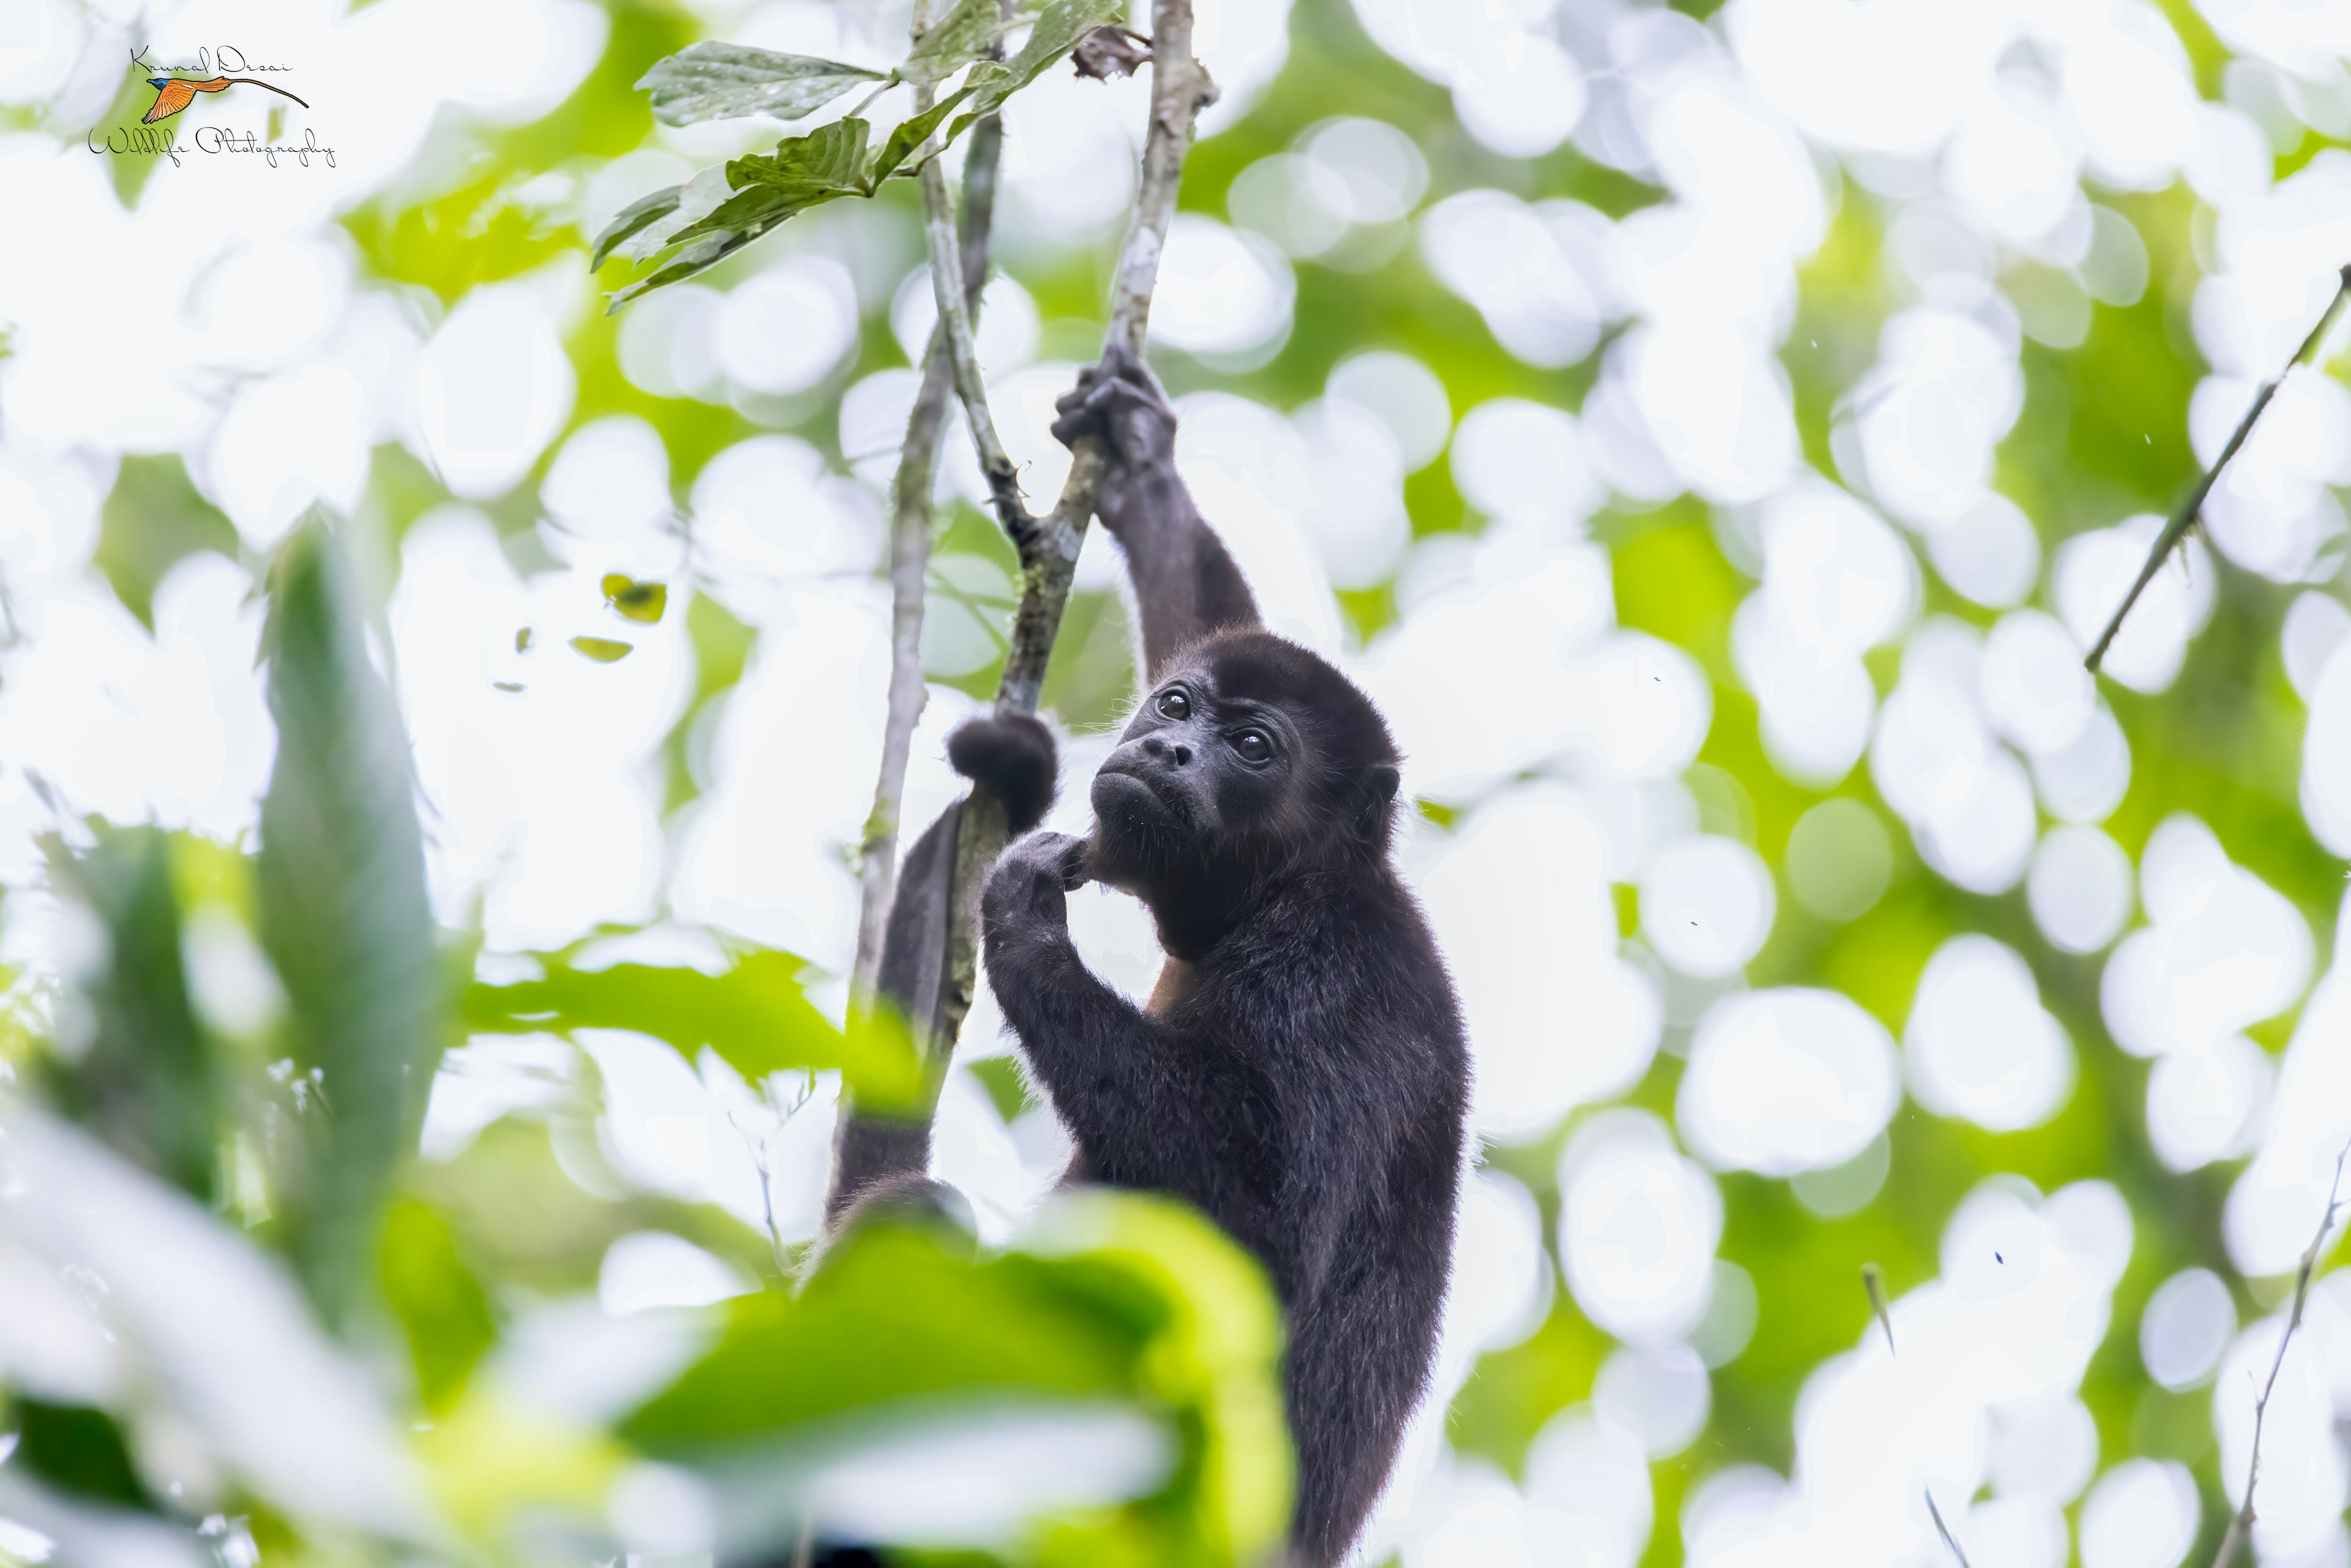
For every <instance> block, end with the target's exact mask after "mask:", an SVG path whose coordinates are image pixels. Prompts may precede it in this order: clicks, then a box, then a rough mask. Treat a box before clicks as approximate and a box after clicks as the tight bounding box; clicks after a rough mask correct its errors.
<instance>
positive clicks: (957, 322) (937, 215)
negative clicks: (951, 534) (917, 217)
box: [921, 158, 1035, 554]
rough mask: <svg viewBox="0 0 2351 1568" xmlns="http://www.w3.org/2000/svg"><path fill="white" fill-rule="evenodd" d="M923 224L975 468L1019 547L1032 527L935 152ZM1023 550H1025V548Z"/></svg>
mask: <svg viewBox="0 0 2351 1568" xmlns="http://www.w3.org/2000/svg"><path fill="white" fill-rule="evenodd" d="M921 183H922V187H923V229H924V234H925V237H926V238H927V239H928V240H929V242H930V251H931V293H932V297H933V298H935V299H936V300H937V301H938V307H939V329H940V330H941V331H943V332H945V333H946V343H947V361H948V364H949V366H950V367H951V369H952V370H953V371H954V375H955V391H956V400H957V401H958V402H961V403H962V404H963V417H964V423H965V424H967V426H969V427H970V430H971V444H972V449H973V451H974V452H975V453H976V454H977V455H978V457H979V471H980V473H981V475H982V476H985V477H986V479H987V494H988V498H989V500H991V501H992V502H994V503H995V507H996V517H997V520H998V522H1000V523H1002V524H1003V525H1004V531H1005V532H1006V533H1008V534H1009V535H1011V536H1012V542H1013V544H1014V545H1015V546H1016V547H1022V546H1024V545H1025V541H1026V540H1027V539H1028V538H1029V534H1030V533H1032V532H1033V531H1034V529H1035V519H1034V518H1032V517H1029V506H1028V503H1027V502H1025V501H1023V500H1022V499H1021V498H1020V477H1019V474H1018V472H1017V471H1015V469H1014V468H1013V466H1012V459H1011V458H1010V457H1009V456H1008V455H1006V454H1005V451H1004V443H1003V442H1002V441H1001V440H1000V439H998V436H997V434H996V420H995V417H994V416H993V415H992V414H990V413H988V411H987V381H986V380H985V379H984V378H983V377H982V376H981V374H980V370H979V350H978V347H977V343H976V342H975V340H974V339H973V337H972V329H971V311H970V310H969V309H968V308H967V307H966V305H965V303H964V297H963V290H961V289H960V288H957V287H956V279H957V278H959V277H962V276H963V260H962V252H961V247H960V246H959V245H958V243H957V241H956V227H955V201H954V198H952V197H951V196H949V195H948V193H947V175H946V170H945V169H942V168H941V167H939V162H938V160H937V159H935V158H934V159H932V160H931V161H930V162H926V163H925V164H924V165H923V173H922V182H921ZM1023 553H1024V554H1025V553H1026V550H1025V549H1023Z"/></svg>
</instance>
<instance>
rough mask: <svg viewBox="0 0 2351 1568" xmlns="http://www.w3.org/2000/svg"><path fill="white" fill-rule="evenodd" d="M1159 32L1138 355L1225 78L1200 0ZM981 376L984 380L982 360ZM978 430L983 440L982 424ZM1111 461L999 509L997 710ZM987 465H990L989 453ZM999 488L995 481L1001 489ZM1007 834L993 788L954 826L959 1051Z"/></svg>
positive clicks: (1115, 299)
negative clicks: (1164, 256) (1007, 592)
mask: <svg viewBox="0 0 2351 1568" xmlns="http://www.w3.org/2000/svg"><path fill="white" fill-rule="evenodd" d="M1151 37H1152V44H1151V124H1150V128H1149V130H1148V131H1146V133H1145V135H1144V144H1143V167H1142V172H1141V175H1140V178H1139V179H1138V181H1137V183H1136V189H1135V196H1134V220H1133V222H1132V223H1131V224H1130V225H1128V228H1127V233H1126V241H1125V244H1124V246H1123V247H1122V248H1121V251H1120V255H1119V266H1118V277H1117V282H1116V285H1115V287H1114V288H1113V293H1112V296H1111V310H1110V321H1109V324H1108V326H1107V327H1106V328H1105V329H1104V330H1103V332H1102V345H1103V347H1104V349H1106V350H1107V349H1109V348H1112V347H1123V348H1127V349H1130V350H1134V351H1135V352H1136V353H1140V352H1142V350H1143V340H1144V328H1145V327H1146V326H1148V325H1149V322H1150V319H1151V297H1152V292H1153V290H1154V289H1155V287H1157V285H1158V281H1159V257H1160V253H1161V252H1162V251H1164V250H1165V248H1166V245H1167V228H1168V225H1169V224H1171V223H1172V222H1174V220H1175V197H1176V193H1177V192H1178V190H1179V188H1180V186H1181V184H1182V182H1183V177H1184V157H1185V154H1186V153H1187V152H1190V151H1191V146H1192V120H1193V117H1194V116H1196V114H1198V113H1199V111H1200V110H1202V109H1204V108H1206V107H1207V105H1209V104H1211V103H1214V102H1215V101H1216V99H1217V88H1216V84H1215V83H1214V82H1212V81H1211V80H1209V79H1208V73H1207V71H1206V70H1205V69H1203V68H1202V67H1201V65H1200V62H1199V61H1198V60H1196V59H1195V58H1194V57H1193V56H1192V0H1153V5H1152V27H1151ZM934 226H935V225H934ZM973 379H974V380H975V381H976V380H977V366H976V365H975V367H974V375H973ZM966 408H967V410H968V408H969V403H968V402H967V403H966ZM973 428H974V433H975V438H977V429H978V426H977V424H976V423H975V425H974V427H973ZM990 434H991V435H992V434H993V430H992V427H991V431H990ZM1104 463H1105V455H1104V453H1103V451H1102V444H1101V443H1100V441H1098V440H1096V439H1094V438H1092V437H1088V438H1087V439H1084V440H1081V441H1080V442H1079V443H1078V444H1077V447H1076V448H1075V450H1073V451H1072V452H1071V455H1070V476H1069V479H1068V480H1067V482H1066V483H1064V484H1063V485H1062V486H1061V498H1060V499H1059V500H1057V501H1056V502H1055V503H1054V505H1053V509H1052V510H1051V511H1050V513H1048V514H1046V515H1045V516H1044V517H1029V515H1028V513H1027V510H1026V509H1025V508H1022V509H1021V511H1020V513H1019V517H1021V519H1022V520H1023V522H1024V523H1025V525H1026V526H1025V527H1024V528H1015V527H1014V526H1013V524H1012V522H1011V520H1010V517H1009V516H1008V514H1006V512H1005V508H1004V507H1003V504H1002V502H1001V500H1000V499H999V501H998V514H999V517H1004V518H1005V522H1006V531H1007V532H1008V533H1009V534H1011V536H1012V542H1013V545H1014V548H1016V549H1018V550H1019V552H1020V603H1019V608H1018V609H1016V610H1015V611H1014V612H1013V617H1012V648H1011V652H1010V653H1008V654H1007V655H1006V656H1005V661H1004V674H1003V675H1002V677H1001V678H1000V679H999V680H998V684H997V689H996V711H997V712H998V714H999V715H1013V714H1034V713H1035V712H1036V711H1037V702H1038V699H1039V697H1040V695H1043V692H1044V688H1045V667H1046V665H1047V664H1048V663H1049V662H1050V660H1051V658H1052V653H1053V640H1054V638H1055V637H1056V636H1058V635H1059V634H1060V632H1061V612H1062V611H1063V610H1064V609H1066V608H1067V607H1068V604H1069V600H1070V580H1071V577H1072V576H1073V575H1074V574H1075V573H1076V570H1077V565H1078V551H1079V549H1080V548H1081V547H1082V546H1083V545H1084V543H1085V533H1086V525H1087V523H1088V522H1090V521H1091V520H1092V517H1093V510H1094V493H1095V490H1096V487H1097V486H1099V484H1100V483H1101V479H1102V472H1103V465H1104ZM981 464H982V466H983V467H985V466H986V464H987V454H986V453H985V451H983V452H982V454H981ZM993 488H994V487H993V485H991V492H993ZM1016 499H1017V497H1016ZM1007 837H1008V833H1007V831H1006V824H1005V818H1004V807H1003V804H1002V802H1000V801H998V800H995V799H993V798H992V797H991V796H989V795H988V793H987V791H986V790H977V789H976V790H974V791H973V792H972V794H971V796H970V798H969V799H967V800H966V801H965V802H964V804H963V809H962V819H961V821H960V822H959V824H958V826H957V831H956V865H955V886H954V889H953V891H952V896H951V898H950V901H949V903H948V905H947V909H948V927H947V951H946V962H947V982H948V983H947V986H946V993H945V994H944V995H942V996H941V997H940V998H939V1011H938V1018H937V1022H936V1034H935V1038H936V1039H937V1040H941V1041H943V1042H947V1043H948V1044H949V1045H950V1047H951V1045H952V1042H953V1041H954V1040H955V1039H956V1035H957V1034H959V1033H960V1032H961V1031H962V1029H963V1020H964V1017H965V1015H966V1014H967V1013H968V1012H969V1011H970V1010H971V998H972V988H973V986H974V984H975V983H976V977H977V967H978V951H979V922H978V915H979V885H980V881H981V879H982V878H983V877H985V876H986V875H987V868H988V867H989V866H990V865H992V864H994V863H995V861H996V857H997V856H998V854H1000V853H1002V852H1003V849H1004V843H1005V840H1006V838H1007Z"/></svg>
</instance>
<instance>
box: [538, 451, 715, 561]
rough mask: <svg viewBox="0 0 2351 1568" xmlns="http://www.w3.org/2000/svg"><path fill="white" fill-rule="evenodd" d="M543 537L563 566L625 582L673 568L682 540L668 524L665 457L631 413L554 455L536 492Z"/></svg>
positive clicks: (671, 506) (669, 504) (670, 506)
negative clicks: (608, 567) (607, 567)
mask: <svg viewBox="0 0 2351 1568" xmlns="http://www.w3.org/2000/svg"><path fill="white" fill-rule="evenodd" d="M538 498H539V502H540V504H541V505H543V506H544V507H546V508H547V515H548V523H547V526H546V528H545V530H544V533H543V535H542V537H543V538H546V540H547V542H548V547H549V549H551V550H553V551H554V552H555V553H556V554H557V555H559V556H560V557H561V558H562V559H566V560H571V561H576V562H578V563H579V564H580V565H583V566H591V567H593V566H601V565H602V564H604V562H605V560H606V559H608V555H607V552H609V559H611V563H612V564H613V565H614V566H616V567H618V568H619V569H620V570H623V571H626V572H628V573H629V574H630V575H632V576H638V577H651V578H659V577H663V576H664V575H666V574H668V573H671V572H674V571H675V570H677V567H678V564H679V561H680V557H681V545H682V541H681V540H680V539H679V538H677V537H676V533H675V530H674V528H672V527H671V526H670V521H671V517H672V516H673V514H674V512H675V510H676V504H675V503H674V502H673V501H672V500H671V499H670V493H669V451H668V449H667V448H666V447H664V445H663V444H662V438H661V432H659V431H657V430H655V429H654V428H653V426H652V425H651V424H649V423H646V422H645V421H643V420H642V419H639V418H636V417H635V416H634V415H632V414H614V415H611V416H610V417H608V418H604V419H600V420H596V421H594V422H593V423H589V424H584V425H582V426H580V428H579V429H578V430H576V431H574V432H573V433H572V434H571V438H570V439H569V440H568V441H566V442H565V443H564V444H563V450H562V451H560V452H559V453H557V454H556V455H555V462H554V463H553V464H552V465H550V466H549V469H548V471H547V477H546V479H545V480H543V481H542V482H541V483H540V485H539V486H538Z"/></svg>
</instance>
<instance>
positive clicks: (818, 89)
mask: <svg viewBox="0 0 2351 1568" xmlns="http://www.w3.org/2000/svg"><path fill="white" fill-rule="evenodd" d="M991 8H992V7H991ZM884 79H886V78H884V77H883V74H882V73H881V72H880V71H871V70H867V69H866V68H864V67H863V66H852V65H843V64H842V63H841V61H839V60H825V59H818V58H816V57H813V56H810V55H779V54H777V53H775V52H774V51H772V50H768V49H755V48H751V47H747V45H743V44H718V43H700V44H695V45H693V46H692V47H688V48H686V49H684V50H683V51H681V52H679V53H677V54H674V55H672V56H670V57H668V58H667V59H664V60H662V61H660V62H658V63H656V64H655V65H654V67H653V69H651V70H649V71H647V72H646V73H645V74H644V77H643V79H642V80H640V81H639V82H638V83H637V86H638V88H639V89H642V90H643V91H644V92H646V93H648V94H649V95H651V103H652V107H653V118H654V119H656V120H660V121H661V122H662V123H663V124H664V125H692V124H694V123H695V122H696V121H698V120H736V119H739V118H741V117H742V116H744V115H747V114H772V115H774V116H775V117H776V118H777V119H778V120H798V119H799V118H800V117H801V116H802V115H805V114H810V113H813V112H814V111H815V110H820V109H822V108H823V107H824V106H825V105H826V104H828V103H831V101H832V100H833V99H836V98H839V97H840V96H841V94H842V93H844V92H847V91H848V90H849V89H851V88H852V87H855V86H856V85H857V84H858V83H860V82H868V81H882V80H884Z"/></svg>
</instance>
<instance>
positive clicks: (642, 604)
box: [603, 571, 669, 625]
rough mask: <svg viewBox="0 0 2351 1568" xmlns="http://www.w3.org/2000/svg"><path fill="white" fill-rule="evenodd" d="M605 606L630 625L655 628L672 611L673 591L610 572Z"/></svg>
mask: <svg viewBox="0 0 2351 1568" xmlns="http://www.w3.org/2000/svg"><path fill="white" fill-rule="evenodd" d="M603 589H604V602H605V604H606V605H608V606H610V607H611V610H612V612H614V613H615V614H617V615H619V616H620V617H621V618H622V619H623V620H626V621H637V622H643V623H645V624H646V625H651V624H653V622H656V621H659V620H660V619H661V618H662V612H664V611H665V610H667V609H668V608H669V590H668V588H666V587H665V586H664V585H663V584H661V583H658V582H639V581H638V580H636V579H635V578H633V577H628V576H624V575H623V574H622V573H620V572H617V571H611V572H606V573H605V574H604V581H603Z"/></svg>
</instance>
